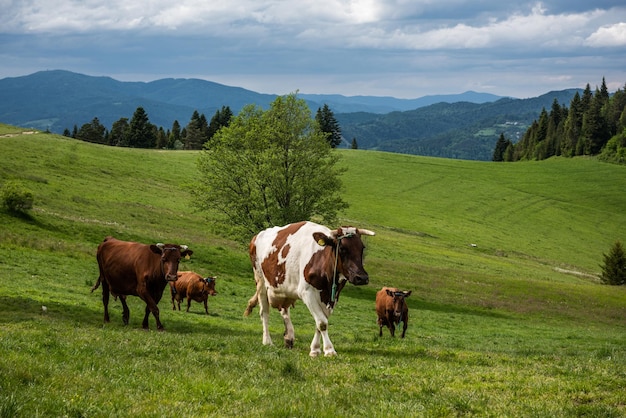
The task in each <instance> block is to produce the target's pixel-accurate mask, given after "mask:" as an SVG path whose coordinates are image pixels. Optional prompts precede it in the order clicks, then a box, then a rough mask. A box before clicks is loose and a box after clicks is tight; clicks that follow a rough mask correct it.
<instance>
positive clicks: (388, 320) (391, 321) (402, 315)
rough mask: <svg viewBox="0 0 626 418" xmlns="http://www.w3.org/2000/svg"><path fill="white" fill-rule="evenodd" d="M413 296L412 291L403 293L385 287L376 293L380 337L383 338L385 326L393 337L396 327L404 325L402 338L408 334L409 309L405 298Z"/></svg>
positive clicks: (393, 288) (396, 289)
mask: <svg viewBox="0 0 626 418" xmlns="http://www.w3.org/2000/svg"><path fill="white" fill-rule="evenodd" d="M410 295H411V291H410V290H409V291H402V290H399V289H398V288H395V287H383V288H382V289H380V290H379V291H378V292H377V293H376V313H377V314H378V326H379V327H380V331H379V333H378V336H379V337H382V336H383V326H385V325H386V326H387V328H389V332H390V333H391V336H392V337H393V336H394V334H395V332H396V325H399V324H400V322H402V323H403V329H402V338H404V334H405V333H406V328H407V326H408V323H409V307H408V306H407V304H406V301H405V300H404V299H405V298H408V297H409V296H410Z"/></svg>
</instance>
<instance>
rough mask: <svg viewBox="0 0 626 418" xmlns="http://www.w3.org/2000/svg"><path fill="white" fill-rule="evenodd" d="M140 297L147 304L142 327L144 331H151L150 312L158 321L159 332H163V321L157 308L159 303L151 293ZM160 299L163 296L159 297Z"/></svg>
mask: <svg viewBox="0 0 626 418" xmlns="http://www.w3.org/2000/svg"><path fill="white" fill-rule="evenodd" d="M139 297H141V299H143V301H144V302H146V311H145V315H144V317H143V322H142V324H141V326H142V327H143V329H149V326H148V318H149V316H150V312H152V315H154V319H156V325H157V330H159V331H163V324H161V320H160V319H159V307H158V306H157V302H155V301H154V299H153V298H152V295H151V294H150V293H149V292H146V293H143V294H140V295H139ZM157 297H158V299H159V300H160V299H161V295H157Z"/></svg>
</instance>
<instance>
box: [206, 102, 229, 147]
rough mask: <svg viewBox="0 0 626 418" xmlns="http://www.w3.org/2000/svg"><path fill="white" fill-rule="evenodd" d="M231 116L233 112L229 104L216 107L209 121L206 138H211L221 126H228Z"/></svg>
mask: <svg viewBox="0 0 626 418" xmlns="http://www.w3.org/2000/svg"><path fill="white" fill-rule="evenodd" d="M232 117H233V112H232V111H231V110H230V107H229V106H222V108H221V109H218V110H217V111H216V112H215V115H213V117H212V118H211V122H209V129H208V132H207V140H209V141H210V140H211V138H213V135H215V134H216V133H217V131H219V130H220V129H221V128H222V127H224V126H228V124H229V123H230V120H231V118H232Z"/></svg>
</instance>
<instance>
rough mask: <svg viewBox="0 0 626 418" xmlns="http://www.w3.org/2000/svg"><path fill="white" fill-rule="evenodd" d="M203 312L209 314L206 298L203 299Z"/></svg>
mask: <svg viewBox="0 0 626 418" xmlns="http://www.w3.org/2000/svg"><path fill="white" fill-rule="evenodd" d="M204 312H205V313H206V314H207V315H208V314H209V307H208V306H207V300H206V299H205V300H204Z"/></svg>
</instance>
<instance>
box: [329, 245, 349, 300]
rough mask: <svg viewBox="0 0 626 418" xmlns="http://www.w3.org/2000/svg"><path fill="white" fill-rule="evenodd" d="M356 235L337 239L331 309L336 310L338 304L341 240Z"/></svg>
mask: <svg viewBox="0 0 626 418" xmlns="http://www.w3.org/2000/svg"><path fill="white" fill-rule="evenodd" d="M353 235H354V234H345V235H341V236H339V237H337V246H336V247H335V267H334V268H333V286H332V287H331V291H330V303H329V305H330V307H331V308H334V307H335V304H336V303H337V282H338V281H339V278H338V277H337V265H338V264H339V246H340V245H341V240H342V239H344V238H350V237H351V236H353Z"/></svg>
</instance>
